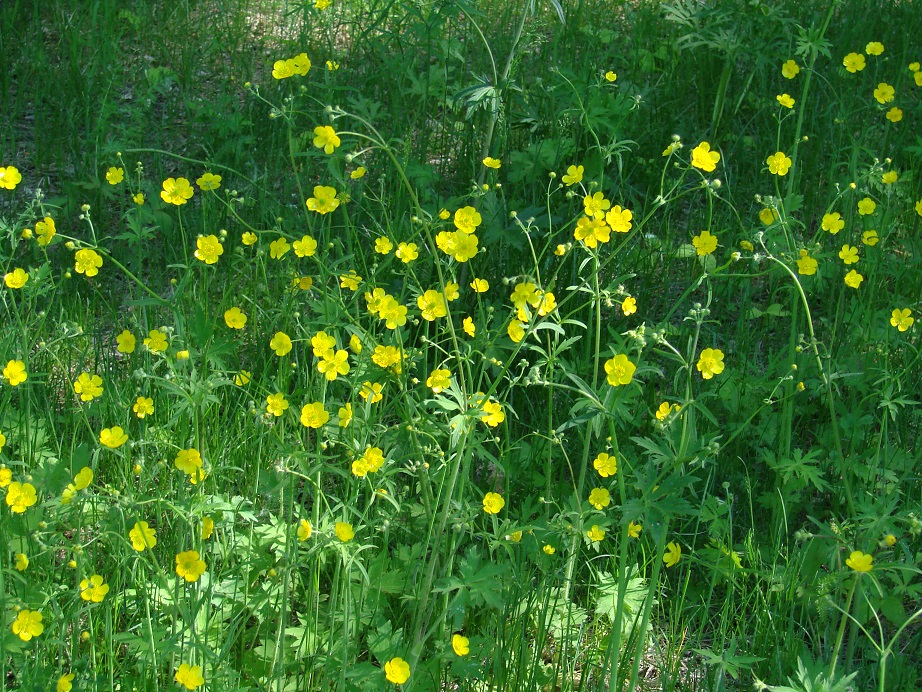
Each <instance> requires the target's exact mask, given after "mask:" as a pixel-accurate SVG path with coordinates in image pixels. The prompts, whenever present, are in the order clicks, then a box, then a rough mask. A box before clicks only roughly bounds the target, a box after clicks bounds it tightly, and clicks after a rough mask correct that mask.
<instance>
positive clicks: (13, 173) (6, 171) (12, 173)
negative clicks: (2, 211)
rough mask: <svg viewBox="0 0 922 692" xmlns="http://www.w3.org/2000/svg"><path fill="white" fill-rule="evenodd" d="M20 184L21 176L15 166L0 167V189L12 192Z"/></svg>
mask: <svg viewBox="0 0 922 692" xmlns="http://www.w3.org/2000/svg"><path fill="white" fill-rule="evenodd" d="M21 182H22V176H21V175H20V174H19V169H18V168H16V166H6V167H3V166H0V189H3V190H14V189H15V188H16V186H17V185H19V183H21Z"/></svg>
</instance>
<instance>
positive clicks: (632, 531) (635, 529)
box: [627, 521, 643, 538]
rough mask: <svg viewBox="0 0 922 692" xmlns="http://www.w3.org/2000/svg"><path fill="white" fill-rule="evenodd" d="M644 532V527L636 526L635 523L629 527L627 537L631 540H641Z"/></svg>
mask: <svg viewBox="0 0 922 692" xmlns="http://www.w3.org/2000/svg"><path fill="white" fill-rule="evenodd" d="M641 531H643V526H641V525H640V524H635V523H634V522H633V521H632V522H631V523H630V524H628V525H627V535H628V536H630V537H631V538H640V532H641Z"/></svg>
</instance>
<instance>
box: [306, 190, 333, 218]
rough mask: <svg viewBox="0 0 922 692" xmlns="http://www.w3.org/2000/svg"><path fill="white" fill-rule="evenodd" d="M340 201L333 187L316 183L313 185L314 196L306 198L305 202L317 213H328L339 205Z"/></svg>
mask: <svg viewBox="0 0 922 692" xmlns="http://www.w3.org/2000/svg"><path fill="white" fill-rule="evenodd" d="M340 201H341V200H339V199H338V198H337V197H336V188H335V187H330V186H328V185H316V186H314V196H313V197H310V198H308V200H307V202H306V204H307V208H308V209H310V210H311V211H315V212H317V213H318V214H328V213H329V212H331V211H333V210H335V209H336V208H337V207H338V206H339V204H340Z"/></svg>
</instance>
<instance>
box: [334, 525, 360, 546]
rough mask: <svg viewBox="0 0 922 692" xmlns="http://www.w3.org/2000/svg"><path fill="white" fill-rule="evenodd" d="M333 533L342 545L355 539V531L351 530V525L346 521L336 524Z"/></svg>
mask: <svg viewBox="0 0 922 692" xmlns="http://www.w3.org/2000/svg"><path fill="white" fill-rule="evenodd" d="M333 533H335V534H336V537H337V538H338V539H339V540H341V541H342V542H343V543H348V542H349V541H351V540H352V539H353V538H355V529H353V528H352V524H350V523H349V522H346V521H338V522H336V525H335V526H334V527H333Z"/></svg>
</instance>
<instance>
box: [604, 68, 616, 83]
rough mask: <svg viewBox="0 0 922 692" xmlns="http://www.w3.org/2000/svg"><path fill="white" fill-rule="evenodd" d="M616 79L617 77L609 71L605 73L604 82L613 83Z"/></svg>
mask: <svg viewBox="0 0 922 692" xmlns="http://www.w3.org/2000/svg"><path fill="white" fill-rule="evenodd" d="M617 79H618V75H617V74H616V73H615V72H612V71H611V70H609V71H608V72H606V73H605V81H606V82H614V81H615V80H617Z"/></svg>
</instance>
